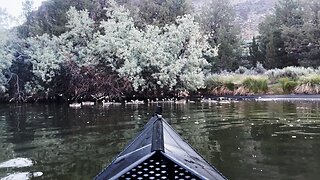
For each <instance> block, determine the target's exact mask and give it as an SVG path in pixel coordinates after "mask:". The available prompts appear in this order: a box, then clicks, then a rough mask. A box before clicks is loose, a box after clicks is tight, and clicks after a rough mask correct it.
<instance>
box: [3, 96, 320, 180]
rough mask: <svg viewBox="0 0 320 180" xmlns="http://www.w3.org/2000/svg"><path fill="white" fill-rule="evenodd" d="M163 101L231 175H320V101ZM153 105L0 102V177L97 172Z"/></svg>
mask: <svg viewBox="0 0 320 180" xmlns="http://www.w3.org/2000/svg"><path fill="white" fill-rule="evenodd" d="M163 106H164V107H163V109H164V117H165V118H166V119H167V120H168V121H169V123H170V124H171V125H172V126H173V127H174V128H175V129H176V130H177V131H178V132H179V133H180V135H182V137H183V138H184V139H186V141H187V142H189V144H191V145H192V146H193V147H194V148H195V149H197V150H198V151H199V152H200V154H202V155H203V157H205V158H206V159H207V160H208V161H209V162H210V163H211V164H213V165H214V166H215V167H217V168H218V169H219V170H220V171H221V172H222V173H223V174H224V175H225V176H226V177H228V178H229V179H235V180H237V179H262V180H264V179H268V180H269V179H314V180H316V179H319V177H320V102H254V101H243V102H237V103H231V104H222V105H217V104H201V103H195V104H186V105H174V104H172V105H169V104H167V105H163ZM154 110H155V106H153V105H152V106H148V105H139V106H132V105H131V106H129V105H128V106H124V105H122V106H109V107H102V105H96V106H92V107H83V108H81V109H72V108H69V107H68V106H67V105H44V104H21V105H16V104H9V105H0V179H1V178H2V179H3V180H4V179H10V178H16V179H59V180H63V179H68V180H69V179H74V180H81V179H91V178H93V177H94V176H95V175H96V174H97V173H98V172H99V171H100V170H101V169H102V168H103V167H105V166H106V165H108V164H109V163H110V162H111V161H112V160H113V158H114V157H115V156H116V155H117V154H118V153H119V152H120V151H121V150H122V149H123V148H124V147H125V145H126V144H127V142H128V141H129V140H131V139H132V138H133V137H134V136H135V134H136V133H138V132H139V131H140V130H141V128H142V127H143V126H144V124H145V123H146V122H147V121H148V119H149V118H150V116H151V114H152V113H153V112H154Z"/></svg>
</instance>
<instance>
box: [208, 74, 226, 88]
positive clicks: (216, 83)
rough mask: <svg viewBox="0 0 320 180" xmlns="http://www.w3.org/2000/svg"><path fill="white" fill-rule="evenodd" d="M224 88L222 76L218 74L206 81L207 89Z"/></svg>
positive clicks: (210, 76) (212, 75)
mask: <svg viewBox="0 0 320 180" xmlns="http://www.w3.org/2000/svg"><path fill="white" fill-rule="evenodd" d="M221 86H223V81H222V80H221V76H220V75H218V74H211V75H209V76H208V77H206V79H205V87H206V88H207V89H214V88H219V87H221Z"/></svg>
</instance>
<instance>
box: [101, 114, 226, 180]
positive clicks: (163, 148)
mask: <svg viewBox="0 0 320 180" xmlns="http://www.w3.org/2000/svg"><path fill="white" fill-rule="evenodd" d="M95 179H96V180H105V179H210V180H224V179H226V178H225V177H224V176H223V175H222V174H221V173H220V172H219V171H218V170H217V169H216V168H215V167H213V166H212V165H210V164H209V163H208V162H207V161H206V160H205V159H204V158H202V157H201V155H199V154H198V153H197V152H196V151H195V150H194V149H193V148H192V147H191V146H190V145H189V144H188V143H186V142H185V141H184V140H183V139H182V138H181V137H180V136H179V135H178V133H177V132H175V130H174V129H173V128H172V127H171V126H170V125H169V124H168V122H167V121H166V120H165V119H164V118H162V115H161V111H158V112H157V113H156V114H155V115H154V116H153V117H152V118H151V119H150V120H149V122H148V123H147V124H146V125H145V126H144V129H143V130H142V132H141V133H140V134H138V136H137V137H136V138H135V139H133V141H132V142H131V143H130V144H129V145H128V146H127V147H126V148H125V149H124V151H123V152H121V153H120V154H119V155H118V156H117V157H116V159H115V160H113V162H112V163H111V164H110V165H109V166H108V167H106V168H105V169H104V170H103V171H102V172H101V173H99V174H98V175H97V176H96V177H95Z"/></svg>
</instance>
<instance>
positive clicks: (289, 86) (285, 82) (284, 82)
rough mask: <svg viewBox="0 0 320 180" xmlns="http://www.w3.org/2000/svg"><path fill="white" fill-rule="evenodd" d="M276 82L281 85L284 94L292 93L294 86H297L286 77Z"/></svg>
mask: <svg viewBox="0 0 320 180" xmlns="http://www.w3.org/2000/svg"><path fill="white" fill-rule="evenodd" d="M278 81H279V83H280V84H281V87H282V90H283V92H284V93H292V92H294V90H295V88H296V86H298V82H297V81H295V80H293V79H291V78H288V77H285V78H280V79H279V80H278Z"/></svg>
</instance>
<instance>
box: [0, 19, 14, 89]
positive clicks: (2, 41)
mask: <svg viewBox="0 0 320 180" xmlns="http://www.w3.org/2000/svg"><path fill="white" fill-rule="evenodd" d="M0 25H1V24H0ZM12 38H15V37H14V33H10V32H9V30H7V29H5V28H3V27H0V93H3V92H5V91H6V90H7V89H6V85H7V81H8V79H7V78H6V77H5V75H4V73H5V71H6V70H8V69H9V68H10V66H11V64H12V59H13V55H12V54H13V53H12V49H11V48H10V39H12Z"/></svg>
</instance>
